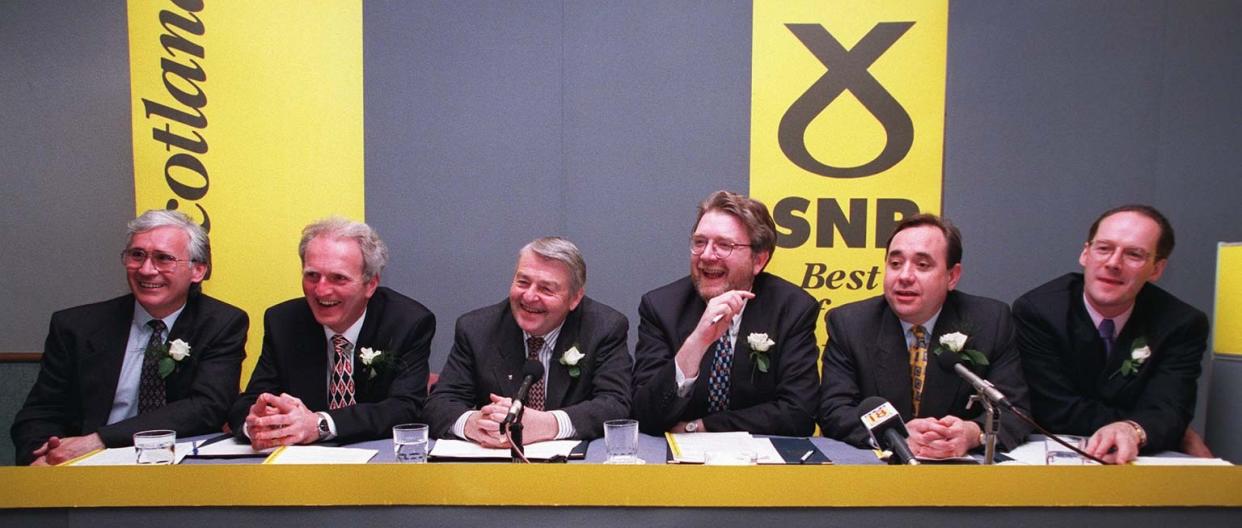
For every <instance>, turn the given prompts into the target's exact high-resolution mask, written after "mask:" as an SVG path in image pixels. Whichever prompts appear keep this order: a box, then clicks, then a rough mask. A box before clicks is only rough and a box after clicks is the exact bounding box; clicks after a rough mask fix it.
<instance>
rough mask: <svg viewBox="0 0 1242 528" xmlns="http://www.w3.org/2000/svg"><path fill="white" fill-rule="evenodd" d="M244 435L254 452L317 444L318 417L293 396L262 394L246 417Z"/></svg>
mask: <svg viewBox="0 0 1242 528" xmlns="http://www.w3.org/2000/svg"><path fill="white" fill-rule="evenodd" d="M246 432H247V434H248V435H249V436H250V446H251V447H253V448H254V449H255V450H262V449H268V448H272V447H279V446H285V445H295V444H310V443H314V442H317V441H318V440H319V416H318V415H317V414H315V413H313V412H311V410H310V409H308V408H307V407H306V405H305V404H303V403H302V400H300V399H298V398H297V397H295V396H291V395H289V394H286V393H282V394H281V395H280V396H276V395H274V394H271V393H267V392H265V393H263V394H260V395H259V398H258V399H257V400H255V402H254V405H251V406H250V414H248V415H246Z"/></svg>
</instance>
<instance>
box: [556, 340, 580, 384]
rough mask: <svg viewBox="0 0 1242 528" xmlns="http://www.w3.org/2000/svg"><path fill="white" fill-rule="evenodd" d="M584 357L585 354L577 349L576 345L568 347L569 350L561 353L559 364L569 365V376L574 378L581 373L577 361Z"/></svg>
mask: <svg viewBox="0 0 1242 528" xmlns="http://www.w3.org/2000/svg"><path fill="white" fill-rule="evenodd" d="M584 357H586V354H583V353H582V352H579V351H578V345H574V346H571V347H569V350H566V351H565V353H564V354H561V364H562V365H565V366H566V367H569V377H571V378H576V377H578V376H580V375H581V374H582V368H581V367H579V366H578V362H579V361H582V358H584Z"/></svg>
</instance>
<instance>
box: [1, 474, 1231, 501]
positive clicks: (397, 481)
mask: <svg viewBox="0 0 1242 528" xmlns="http://www.w3.org/2000/svg"><path fill="white" fill-rule="evenodd" d="M0 489H2V490H5V491H4V492H3V493H0V508H66V507H69V508H72V507H143V506H150V507H181V506H209V507H210V506H378V505H425V506H629V507H794V508H799V507H894V506H895V507H917V506H960V507H1077V506H1140V507H1168V506H1234V507H1237V506H1242V468H1239V467H1185V466H1183V467H1153V466H1124V467H1116V466H1109V467H1092V466H1084V467H1042V466H1026V467H1021V466H997V467H981V466H924V467H889V466H806V467H801V466H787V467H766V466H758V467H722V466H716V467H712V466H666V465H644V466H606V465H599V464H570V465H563V464H539V465H526V466H519V465H511V464H421V465H399V464H365V465H349V466H331V465H319V466H312V465H303V466H283V465H188V466H187V465H181V466H153V467H140V466H125V467H57V468H42V467H39V468H31V467H11V468H0Z"/></svg>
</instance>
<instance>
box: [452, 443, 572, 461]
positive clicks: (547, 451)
mask: <svg viewBox="0 0 1242 528" xmlns="http://www.w3.org/2000/svg"><path fill="white" fill-rule="evenodd" d="M580 443H582V442H581V441H580V440H551V441H548V442H535V443H533V444H527V445H526V458H528V459H531V460H548V459H551V458H554V457H557V456H563V457H566V458H569V453H570V452H571V451H573V450H574V448H575V447H577V446H578V444H580ZM431 456H433V457H437V458H475V459H478V458H495V459H509V458H511V456H512V455H510V453H509V450H508V449H507V448H506V449H492V448H488V447H483V446H481V445H479V444H476V443H474V442H467V441H465V440H451V439H445V440H436V445H435V447H433V448H431Z"/></svg>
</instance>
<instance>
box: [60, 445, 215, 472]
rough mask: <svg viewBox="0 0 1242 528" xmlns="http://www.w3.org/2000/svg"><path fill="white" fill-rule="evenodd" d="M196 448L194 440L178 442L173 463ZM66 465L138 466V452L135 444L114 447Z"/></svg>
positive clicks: (83, 456) (177, 462)
mask: <svg viewBox="0 0 1242 528" xmlns="http://www.w3.org/2000/svg"><path fill="white" fill-rule="evenodd" d="M193 450H194V442H178V443H177V446H176V448H175V451H174V453H173V464H180V463H181V459H183V458H185V456H186V455H188V454H190V452H191V451H193ZM61 465H64V466H137V465H139V464H138V452H137V451H134V446H127V447H113V448H110V449H100V450H98V451H95V452H93V453H87V454H85V455H82V456H81V457H78V458H75V459H73V460H70V461H68V462H65V463H64V464H61Z"/></svg>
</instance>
